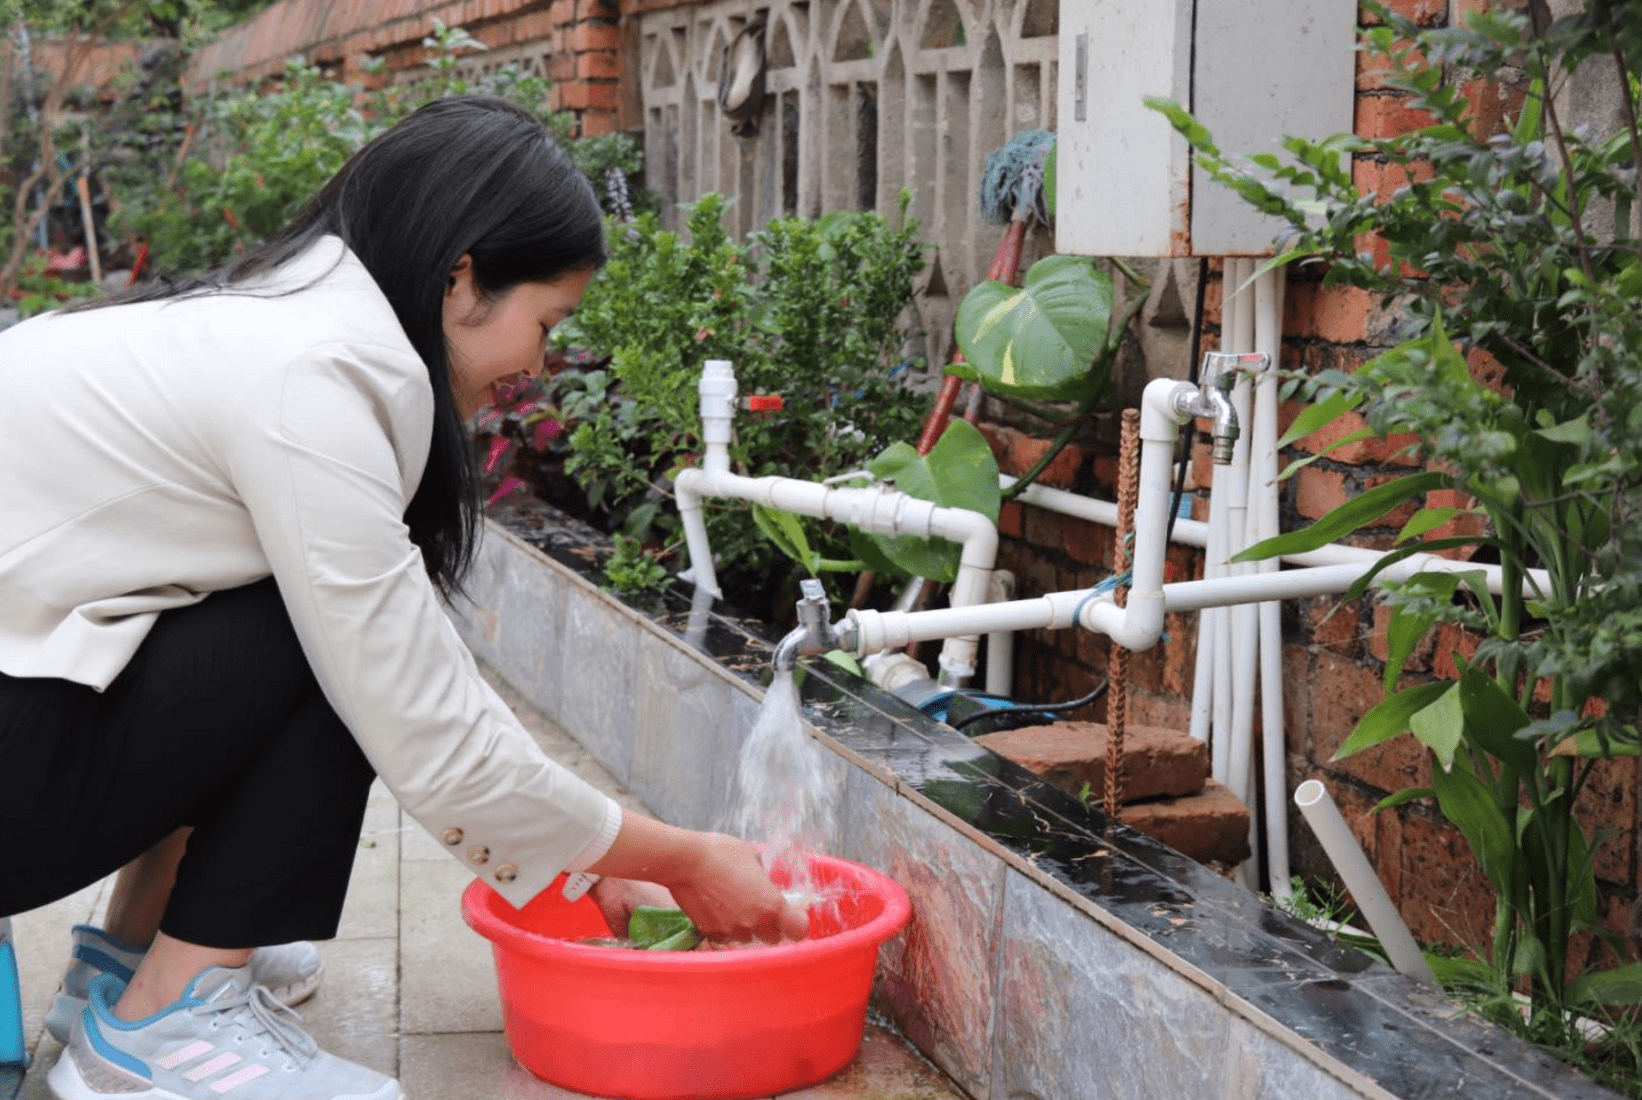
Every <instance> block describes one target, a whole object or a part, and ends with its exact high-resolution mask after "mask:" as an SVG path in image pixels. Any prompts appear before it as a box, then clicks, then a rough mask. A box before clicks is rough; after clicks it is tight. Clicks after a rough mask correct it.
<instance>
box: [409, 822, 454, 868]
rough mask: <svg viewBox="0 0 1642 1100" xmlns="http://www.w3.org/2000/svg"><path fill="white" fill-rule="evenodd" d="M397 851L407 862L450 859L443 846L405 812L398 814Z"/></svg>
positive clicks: (447, 860) (446, 860)
mask: <svg viewBox="0 0 1642 1100" xmlns="http://www.w3.org/2000/svg"><path fill="white" fill-rule="evenodd" d="M399 851H400V852H401V853H402V855H401V856H400V858H401V859H403V860H404V861H405V862H407V863H424V862H430V861H432V862H443V863H448V862H450V859H451V855H450V852H449V851H448V850H447V849H446V848H445V846H444V845H442V844H440V843H439V841H438V840H437V839H436V838H435V837H434V836H433V834H431V833H429V832H428V831H427V830H426V829H424V828H422V826H420V825H418V824H417V823H416V819H415V818H413V817H412V816H411V815H410V814H406V813H402V814H400V815H399Z"/></svg>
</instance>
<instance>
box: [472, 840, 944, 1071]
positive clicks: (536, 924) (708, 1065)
mask: <svg viewBox="0 0 1642 1100" xmlns="http://www.w3.org/2000/svg"><path fill="white" fill-rule="evenodd" d="M810 868H811V873H812V875H813V877H814V880H815V883H816V886H817V889H818V892H820V893H822V894H823V895H833V894H836V896H837V902H836V904H824V905H821V906H818V907H816V908H814V909H812V911H811V915H810V932H809V938H808V939H805V940H803V941H801V942H798V943H786V944H780V945H777V946H774V947H749V948H741V949H736V950H722V951H685V952H673V951H633V950H625V949H621V948H610V947H594V946H589V945H586V944H580V943H576V942H574V941H575V940H578V939H580V938H582V937H584V936H608V935H609V934H610V929H609V927H608V926H607V925H606V924H605V922H604V918H603V916H602V915H601V914H600V913H599V908H598V906H597V905H596V904H594V902H593V901H592V900H591V899H590V898H585V897H584V898H582V899H581V900H579V901H575V902H568V901H565V900H564V897H563V896H562V894H561V893H560V889H559V883H557V882H556V883H554V884H553V885H552V886H550V887H549V888H548V889H546V890H544V891H543V892H542V893H541V894H539V895H538V896H537V897H536V898H535V900H533V901H532V902H531V903H530V904H529V905H527V906H525V908H523V909H518V910H516V909H514V908H513V907H512V906H511V905H509V904H508V903H507V902H506V901H504V900H503V899H502V898H501V896H500V895H498V894H497V893H496V892H495V891H493V890H491V889H490V888H489V887H488V886H486V885H485V884H484V883H483V882H481V881H478V880H475V881H474V882H473V883H471V884H470V885H469V886H468V888H467V890H466V891H465V892H463V894H462V916H463V917H464V918H466V920H467V922H468V924H469V925H470V926H472V928H473V930H474V931H476V932H478V933H479V934H480V935H481V936H483V937H485V938H486V939H487V940H489V941H490V943H491V950H492V953H493V954H494V955H495V958H496V977H497V984H498V985H499V986H500V989H501V997H502V1020H503V1025H504V1026H505V1028H506V1030H507V1041H508V1045H509V1046H511V1047H512V1048H513V1053H514V1056H515V1057H517V1058H518V1059H519V1061H520V1063H521V1064H522V1065H523V1066H524V1067H525V1068H526V1069H528V1070H529V1071H530V1072H531V1073H533V1074H535V1075H536V1076H537V1077H540V1078H542V1079H543V1080H544V1081H548V1082H551V1083H552V1084H555V1085H558V1086H559V1087H560V1088H565V1089H570V1090H572V1091H575V1092H583V1093H590V1094H592V1095H594V1096H613V1097H623V1098H627V1100H756V1098H758V1097H767V1096H770V1095H771V1094H773V1093H778V1092H787V1091H790V1090H792V1089H797V1088H803V1087H804V1086H806V1085H812V1084H815V1083H816V1082H818V1081H821V1080H824V1079H825V1078H827V1077H829V1076H831V1075H832V1074H834V1073H836V1072H838V1071H839V1070H840V1069H843V1068H844V1066H846V1065H848V1064H849V1061H850V1059H851V1058H853V1057H855V1052H856V1050H857V1049H858V1048H859V1047H860V1045H861V1032H862V1029H863V1027H864V1026H865V1023H866V1013H867V997H868V995H869V994H870V993H871V991H872V977H873V971H874V969H875V968H876V965H877V960H878V948H879V945H880V944H882V943H883V942H884V941H885V940H887V939H889V938H890V937H891V936H893V935H894V934H895V933H896V932H897V931H899V930H900V928H901V926H902V925H903V924H905V923H906V921H907V918H908V916H909V915H910V914H911V911H912V910H911V906H910V905H909V904H908V902H907V897H906V893H905V892H904V891H903V890H902V889H901V887H900V886H899V885H897V884H896V883H895V882H894V881H893V880H891V879H889V878H887V877H885V876H884V875H882V874H880V873H879V872H877V871H875V870H873V869H872V868H870V867H863V866H861V865H860V864H856V863H850V862H849V861H847V860H842V859H834V858H832V857H829V856H817V855H812V856H811V857H810ZM561 879H562V876H561ZM783 885H784V884H783Z"/></svg>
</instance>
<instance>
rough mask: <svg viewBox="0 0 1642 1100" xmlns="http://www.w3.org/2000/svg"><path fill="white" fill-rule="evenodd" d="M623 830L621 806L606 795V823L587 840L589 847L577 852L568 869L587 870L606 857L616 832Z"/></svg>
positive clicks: (567, 866)
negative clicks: (605, 854)
mask: <svg viewBox="0 0 1642 1100" xmlns="http://www.w3.org/2000/svg"><path fill="white" fill-rule="evenodd" d="M619 832H621V807H620V806H619V805H617V803H616V800H615V799H613V798H610V797H609V796H606V797H605V800H604V824H603V825H601V826H600V827H599V831H598V833H597V835H595V836H594V837H593V839H592V840H590V841H588V842H587V847H585V848H583V849H582V850H581V851H580V852H577V853H576V858H575V859H573V860H571V861H570V862H569V863H568V864H567V865H566V866H565V870H566V871H585V870H587V868H589V867H591V866H592V865H593V864H595V863H597V862H598V861H599V860H601V859H603V858H604V853H606V852H608V851H609V850H610V846H611V845H612V844H614V843H615V842H616V834H617V833H619Z"/></svg>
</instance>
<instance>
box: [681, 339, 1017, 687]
mask: <svg viewBox="0 0 1642 1100" xmlns="http://www.w3.org/2000/svg"><path fill="white" fill-rule="evenodd" d="M698 391H699V393H700V398H701V423H702V441H703V443H704V444H705V446H704V449H703V453H702V461H701V465H700V466H696V467H692V468H690V469H687V470H683V471H680V473H679V475H678V477H677V478H676V479H675V480H674V482H673V493H674V497H675V498H676V499H677V501H678V508H679V516H680V518H681V519H682V520H683V523H684V531H685V542H686V545H687V546H688V548H689V552H690V569H689V570H688V571H687V573H686V574H685V575H686V577H687V579H693V580H694V581H695V583H696V585H697V586H698V587H699V588H701V589H704V590H705V591H707V592H708V593H710V594H711V595H713V596H714V597H718V596H720V595H722V593H721V592H720V590H719V587H718V578H717V576H716V575H715V573H714V570H713V555H712V549H711V547H710V546H709V545H708V541H707V527H706V523H705V521H704V520H703V517H702V514H701V502H702V500H703V499H704V498H706V497H732V498H736V499H740V500H749V501H752V502H754V503H755V504H762V505H764V506H765V507H767V508H775V509H778V510H780V511H783V512H793V513H796V514H798V515H804V516H815V517H818V518H824V519H832V520H837V521H839V522H842V523H847V524H849V525H851V526H853V527H857V528H859V529H861V530H862V531H866V532H868V533H870V534H879V535H916V536H918V537H920V538H930V537H938V538H944V539H950V540H951V541H953V542H957V543H960V544H961V546H962V549H961V552H960V554H959V559H958V578H957V580H956V581H955V582H954V583H953V585H952V592H951V596H950V597H949V599H950V602H951V604H952V606H954V607H966V606H969V605H970V604H976V603H983V602H985V601H986V598H987V595H988V592H987V588H988V584H989V580H990V577H991V575H992V566H993V564H994V563H995V562H996V560H997V556H998V529H997V527H996V526H995V525H994V524H993V522H992V521H991V520H990V519H988V518H987V517H986V516H984V515H982V514H980V513H979V512H972V511H969V510H968V509H966V508H943V507H940V506H939V505H936V504H933V503H931V502H930V501H927V500H919V499H918V498H917V497H913V496H909V495H907V494H906V493H902V492H899V491H897V490H895V489H892V488H889V487H888V486H882V485H880V486H872V487H870V488H852V487H841V486H833V485H826V484H822V483H820V482H813V481H801V480H799V479H797V478H788V477H773V476H772V477H758V478H751V477H742V476H741V475H739V474H735V473H732V472H731V471H730V459H729V443H730V436H731V429H732V422H733V419H734V415H735V397H736V381H735V374H734V371H733V370H732V368H731V365H730V363H729V362H728V361H726V360H722V359H714V360H709V361H708V362H707V364H706V365H705V368H704V369H703V371H702V377H701V382H700V384H699V387H698ZM979 645H980V639H979V638H978V637H976V636H973V635H970V636H963V637H950V636H949V637H947V639H946V644H945V645H944V646H943V647H942V649H941V656H940V665H941V669H942V671H943V672H944V673H945V674H946V676H948V677H950V678H952V679H953V680H955V681H956V680H961V679H963V678H966V677H969V676H972V675H974V673H975V655H976V651H977V650H978V648H979Z"/></svg>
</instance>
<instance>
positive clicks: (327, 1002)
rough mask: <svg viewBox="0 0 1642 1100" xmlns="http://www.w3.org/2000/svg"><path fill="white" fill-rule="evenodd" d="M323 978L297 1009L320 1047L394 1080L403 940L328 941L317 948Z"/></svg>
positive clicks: (396, 1058) (397, 1066) (396, 1068)
mask: <svg viewBox="0 0 1642 1100" xmlns="http://www.w3.org/2000/svg"><path fill="white" fill-rule="evenodd" d="M319 950H320V951H321V952H322V953H323V954H324V956H325V978H324V981H323V982H322V983H321V984H320V987H319V992H317V993H315V994H314V995H313V996H312V997H310V998H309V999H308V1000H307V1001H304V1002H303V1003H302V1005H300V1006H299V1007H298V1009H297V1011H298V1012H300V1013H302V1026H303V1027H305V1028H307V1029H308V1031H309V1032H310V1033H311V1034H312V1035H313V1036H314V1037H315V1039H316V1040H317V1041H318V1042H319V1045H320V1047H321V1049H323V1050H327V1051H329V1052H330V1053H332V1054H334V1055H336V1056H337V1057H339V1058H346V1059H348V1060H349V1061H350V1062H358V1063H359V1064H360V1065H364V1066H369V1067H370V1068H371V1069H374V1070H377V1071H378V1072H380V1073H386V1074H389V1075H390V1076H393V1075H397V1074H398V1072H399V942H398V940H397V939H395V938H393V937H391V936H390V937H385V938H382V939H351V940H330V941H328V942H326V943H322V944H320V945H319Z"/></svg>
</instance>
